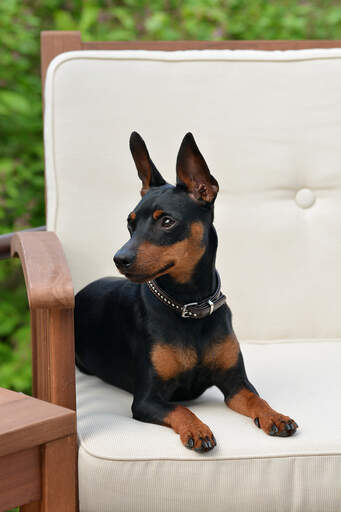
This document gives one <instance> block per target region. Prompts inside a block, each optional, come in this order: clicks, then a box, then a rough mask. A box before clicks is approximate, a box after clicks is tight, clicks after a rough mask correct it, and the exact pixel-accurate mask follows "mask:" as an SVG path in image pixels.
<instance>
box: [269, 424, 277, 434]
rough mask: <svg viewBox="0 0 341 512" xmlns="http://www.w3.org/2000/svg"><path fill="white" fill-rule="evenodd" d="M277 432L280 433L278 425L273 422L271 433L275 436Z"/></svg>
mask: <svg viewBox="0 0 341 512" xmlns="http://www.w3.org/2000/svg"><path fill="white" fill-rule="evenodd" d="M275 434H278V428H277V427H276V425H275V424H273V425H272V427H271V430H270V435H271V436H274V435H275Z"/></svg>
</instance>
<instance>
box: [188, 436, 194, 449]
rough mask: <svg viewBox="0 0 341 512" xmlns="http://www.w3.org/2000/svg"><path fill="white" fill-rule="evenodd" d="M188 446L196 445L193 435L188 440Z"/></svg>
mask: <svg viewBox="0 0 341 512" xmlns="http://www.w3.org/2000/svg"><path fill="white" fill-rule="evenodd" d="M187 446H188V447H189V448H193V446H194V441H193V438H192V437H190V438H189V439H188V441H187Z"/></svg>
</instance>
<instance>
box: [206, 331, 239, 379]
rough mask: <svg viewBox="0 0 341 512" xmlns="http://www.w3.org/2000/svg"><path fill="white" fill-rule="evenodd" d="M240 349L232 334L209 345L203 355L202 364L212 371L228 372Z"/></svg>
mask: <svg viewBox="0 0 341 512" xmlns="http://www.w3.org/2000/svg"><path fill="white" fill-rule="evenodd" d="M239 352H240V348H239V342H238V340H237V338H236V336H235V335H234V334H231V335H229V336H226V338H225V339H223V340H221V341H219V342H217V343H215V344H214V345H211V346H210V347H209V348H208V349H207V351H206V352H205V353H204V355H203V359H202V362H203V364H204V365H205V366H208V367H209V368H211V369H212V370H228V369H229V368H232V367H233V366H235V364H236V363H237V361H238V356H239Z"/></svg>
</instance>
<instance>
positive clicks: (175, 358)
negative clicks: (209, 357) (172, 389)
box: [151, 343, 198, 380]
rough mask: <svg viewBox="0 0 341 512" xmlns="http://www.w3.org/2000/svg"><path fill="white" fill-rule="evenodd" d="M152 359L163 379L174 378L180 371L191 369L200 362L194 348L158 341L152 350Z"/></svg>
mask: <svg viewBox="0 0 341 512" xmlns="http://www.w3.org/2000/svg"><path fill="white" fill-rule="evenodd" d="M151 360H152V363H153V366H154V368H155V371H156V373H157V374H158V375H159V377H161V379H162V380H168V379H172V378H173V377H176V376H177V375H178V374H179V373H181V372H185V371H188V370H191V369H192V368H193V367H194V366H195V365H196V364H197V362H198V356H197V354H196V352H195V350H194V349H193V348H179V347H173V346H171V345H165V344H162V343H157V344H155V345H154V346H153V348H152V351H151Z"/></svg>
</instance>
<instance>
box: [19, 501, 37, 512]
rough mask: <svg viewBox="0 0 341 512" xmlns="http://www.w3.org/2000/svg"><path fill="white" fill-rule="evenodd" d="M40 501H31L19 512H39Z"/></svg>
mask: <svg viewBox="0 0 341 512" xmlns="http://www.w3.org/2000/svg"><path fill="white" fill-rule="evenodd" d="M40 506H41V503H40V501H32V502H31V503H26V505H22V506H21V507H20V512H40Z"/></svg>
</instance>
